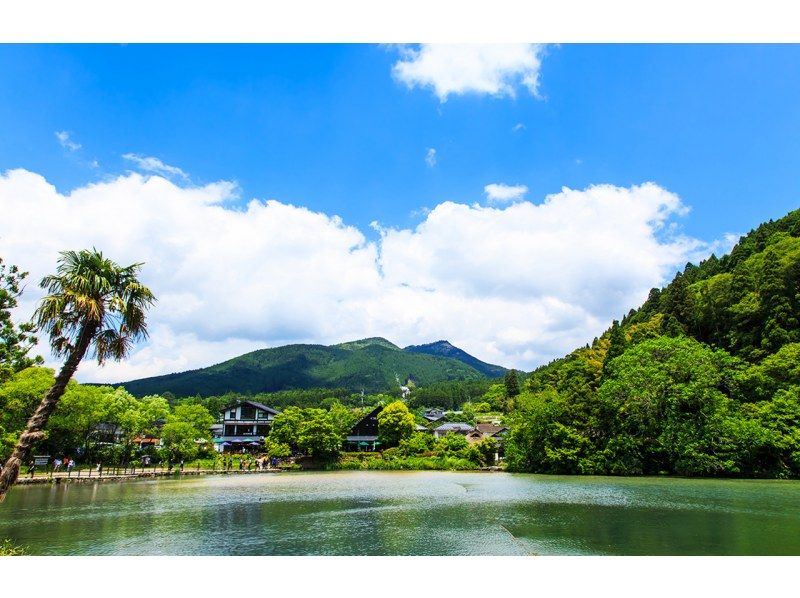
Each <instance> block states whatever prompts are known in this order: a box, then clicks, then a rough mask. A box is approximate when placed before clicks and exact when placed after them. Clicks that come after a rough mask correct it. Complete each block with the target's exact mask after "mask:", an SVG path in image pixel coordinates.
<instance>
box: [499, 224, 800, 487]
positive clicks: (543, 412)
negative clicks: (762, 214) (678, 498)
mask: <svg viewBox="0 0 800 598" xmlns="http://www.w3.org/2000/svg"><path fill="white" fill-rule="evenodd" d="M515 408H516V413H517V417H516V419H515V422H516V423H515V425H514V426H512V430H511V432H510V433H509V435H508V436H507V437H506V458H507V464H508V467H509V469H512V470H520V471H532V472H539V473H559V474H564V473H582V474H602V475H605V474H613V475H620V474H626V475H627V474H645V475H653V474H662V473H669V474H678V475H692V476H740V477H793V478H800V210H795V211H793V212H790V213H789V214H787V215H786V216H784V217H783V218H780V219H778V220H775V221H772V220H770V221H769V222H766V223H763V224H761V225H760V226H758V227H757V228H755V229H754V230H751V231H750V232H749V233H748V234H747V235H745V236H743V237H741V238H740V239H739V242H738V243H737V244H736V245H735V246H734V247H733V249H732V250H731V252H730V253H729V254H727V255H724V256H722V257H720V258H718V257H717V256H715V255H711V256H710V257H709V258H708V259H706V260H703V261H702V262H700V263H699V264H696V265H695V264H687V265H686V267H685V268H684V269H683V270H682V271H680V272H678V273H677V274H676V275H675V277H674V278H673V280H672V281H671V282H670V283H669V284H668V285H667V286H665V287H664V288H661V289H652V290H651V291H650V294H649V296H648V298H647V300H646V301H645V302H644V304H643V305H642V306H641V307H640V308H639V309H632V310H630V312H629V313H628V314H627V315H625V317H623V318H622V319H621V320H619V321H617V320H615V321H613V322H612V324H611V327H610V328H609V329H608V330H606V332H605V333H604V334H603V335H601V336H600V338H596V339H594V341H593V342H592V343H591V344H587V345H586V346H584V347H581V348H578V349H576V350H575V351H573V352H572V353H570V354H569V355H567V356H566V357H563V358H560V359H557V360H555V361H553V362H551V363H549V364H547V365H545V366H542V367H540V368H538V369H537V370H535V371H534V372H532V373H531V374H530V375H529V376H528V378H527V380H526V384H525V392H524V393H523V394H522V395H521V396H519V397H517V398H516V400H515Z"/></svg>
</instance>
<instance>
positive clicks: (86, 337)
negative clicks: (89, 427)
mask: <svg viewBox="0 0 800 598" xmlns="http://www.w3.org/2000/svg"><path fill="white" fill-rule="evenodd" d="M96 331H97V325H93V324H86V325H84V327H83V328H82V329H81V333H80V335H79V336H78V343H77V344H76V345H75V348H74V349H73V350H72V352H70V354H69V357H68V358H67V360H66V361H65V362H64V365H63V366H62V367H61V371H60V372H59V373H58V376H56V381H55V383H54V384H53V386H51V387H50V389H49V390H48V391H47V394H46V395H45V396H44V398H43V399H42V401H41V403H39V406H38V407H37V408H36V411H34V413H33V415H32V416H31V418H30V419H29V420H28V424H27V426H26V428H25V431H24V432H23V433H22V434H21V435H20V437H19V441H18V442H17V446H16V447H15V448H14V452H13V453H11V456H10V457H9V458H8V461H6V464H5V466H4V467H3V470H2V472H0V502H3V500H5V497H6V493H7V492H8V489H9V488H11V486H12V485H13V484H14V482H16V481H17V477H18V476H19V469H20V467H21V465H22V463H23V462H24V461H25V460H26V459H28V458H29V456H30V452H31V449H32V448H33V445H34V444H36V442H38V441H39V440H41V439H42V437H43V436H44V428H45V426H46V425H47V420H48V419H50V415H52V413H53V411H54V410H55V408H56V405H58V400H59V399H60V398H61V395H63V394H64V391H65V390H66V388H67V383H68V382H69V381H70V379H71V378H72V375H73V374H74V373H75V370H76V369H78V364H80V362H81V359H83V356H84V355H85V354H86V350H87V349H88V348H89V344H90V343H91V342H92V339H93V338H94V335H95V333H96Z"/></svg>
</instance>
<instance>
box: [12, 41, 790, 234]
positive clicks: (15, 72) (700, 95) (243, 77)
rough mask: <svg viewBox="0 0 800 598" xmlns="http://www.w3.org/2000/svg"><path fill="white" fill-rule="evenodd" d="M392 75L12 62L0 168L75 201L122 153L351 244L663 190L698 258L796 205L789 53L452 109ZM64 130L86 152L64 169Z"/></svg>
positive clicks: (560, 56) (648, 64)
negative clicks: (488, 205) (328, 228)
mask: <svg viewBox="0 0 800 598" xmlns="http://www.w3.org/2000/svg"><path fill="white" fill-rule="evenodd" d="M397 59H398V54H397V52H396V51H394V50H393V49H392V48H391V47H384V46H360V45H342V46H336V45H334V46H331V45H310V46H304V45H286V46H281V45H278V46H272V45H266V46H216V45H207V46H203V45H200V46H192V45H189V46H175V45H166V46H161V45H158V46H142V45H128V46H118V45H110V46H104V45H100V46H94V45H78V46H6V47H3V48H0V89H2V90H3V91H2V92H0V122H1V123H2V130H3V134H2V136H0V168H2V169H4V170H5V169H8V168H16V167H22V168H27V169H31V170H34V171H37V172H40V173H42V174H44V175H45V176H46V177H47V178H48V180H50V181H51V182H52V183H54V184H55V185H56V186H57V187H58V188H59V189H60V190H62V191H67V190H69V189H70V188H73V187H76V186H78V185H81V184H84V183H85V182H87V181H91V180H98V179H100V178H101V177H103V176H106V175H108V174H109V173H118V172H120V171H123V170H124V169H126V168H129V167H130V164H126V162H125V161H124V160H123V159H122V158H121V156H122V155H123V154H125V153H129V152H134V153H137V154H141V155H147V156H157V157H159V158H160V159H161V160H163V161H164V162H165V163H168V164H172V165H175V166H177V167H179V168H181V169H182V170H184V171H185V172H187V173H189V175H190V176H191V178H192V180H193V181H196V182H205V181H214V180H219V179H226V180H235V181H237V182H238V183H239V185H240V186H241V188H242V190H243V191H244V193H245V194H246V195H247V196H253V197H259V198H272V197H275V198H280V199H281V200H283V201H288V202H293V203H298V204H302V205H305V206H308V207H309V208H311V209H315V210H324V211H326V212H330V213H335V214H338V215H340V216H342V218H344V220H345V221H347V222H349V223H353V224H357V225H359V226H362V227H363V226H365V225H367V224H368V223H369V222H370V221H372V220H378V221H380V222H381V223H383V224H386V225H393V226H407V225H409V224H412V223H413V222H414V218H415V216H414V215H413V214H414V212H415V210H418V209H420V208H422V207H425V206H427V207H432V206H433V205H435V204H436V203H438V202H440V201H442V200H444V199H452V200H455V201H463V202H472V201H477V200H479V199H481V197H482V194H483V187H484V185H485V184H487V182H490V181H494V180H498V181H507V182H509V183H514V184H517V183H519V184H525V185H527V186H528V188H529V189H530V192H529V195H528V196H529V198H532V199H534V200H539V199H541V198H542V197H543V196H544V195H546V194H548V193H555V192H558V191H559V190H560V189H561V187H562V186H569V187H573V188H582V187H584V186H586V185H588V184H592V183H601V182H602V183H612V184H615V185H623V186H627V185H630V184H635V183H641V182H644V181H656V182H658V183H659V184H660V185H662V186H664V187H665V188H667V189H669V190H671V191H673V192H675V193H677V194H679V195H680V196H681V198H682V199H683V200H684V202H685V203H686V204H687V205H689V206H691V208H692V215H691V217H689V218H686V219H684V220H683V221H682V225H683V227H684V228H685V230H686V231H687V233H689V234H692V235H695V236H699V237H701V238H704V239H710V238H716V237H718V236H719V235H720V234H722V233H725V232H730V231H734V232H742V231H746V230H749V228H750V227H751V226H753V225H755V224H757V223H759V222H760V221H762V220H765V219H768V218H774V217H779V216H781V215H782V214H784V213H785V212H787V211H789V210H790V209H792V208H793V207H796V206H797V205H798V200H797V198H798V191H799V190H800V171H799V170H798V169H797V168H796V158H797V156H798V155H799V154H800V46H747V45H742V46H713V45H704V46H680V45H654V46H647V45H562V46H557V47H549V48H548V49H547V50H546V55H545V56H544V58H543V59H542V67H541V87H540V93H541V95H542V96H543V99H535V98H533V97H532V96H531V95H530V94H529V93H527V92H525V91H520V92H519V93H518V94H517V97H516V98H508V97H503V98H496V97H491V96H486V95H477V94H469V95H465V96H457V97H452V96H451V97H449V98H448V99H447V101H446V102H444V103H442V102H440V100H439V99H438V98H437V97H436V96H435V95H434V94H432V93H430V92H429V91H427V90H424V89H419V88H417V89H408V88H407V87H406V86H404V85H402V84H399V83H398V82H397V81H396V80H394V79H393V77H392V76H391V67H392V65H393V63H395V62H396V61H397ZM517 123H522V124H523V125H524V127H525V128H524V129H522V130H518V131H516V132H515V131H513V127H514V126H515V125H517ZM56 130H57V131H67V132H69V134H70V136H71V138H72V139H74V141H75V142H76V143H79V144H81V145H82V148H81V150H80V151H79V152H74V153H71V152H65V151H64V150H63V149H62V148H61V147H60V146H59V145H58V143H57V140H56V139H55V138H54V135H53V132H54V131H56ZM427 148H435V150H436V158H437V163H436V166H435V167H434V168H430V167H428V166H427V164H426V162H425V160H424V158H425V154H426V151H427ZM95 159H96V160H97V161H98V162H99V164H100V167H99V168H94V169H93V168H90V167H89V166H88V164H89V163H90V162H91V161H93V160H95Z"/></svg>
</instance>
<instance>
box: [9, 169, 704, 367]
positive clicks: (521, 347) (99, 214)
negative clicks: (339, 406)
mask: <svg viewBox="0 0 800 598" xmlns="http://www.w3.org/2000/svg"><path fill="white" fill-rule="evenodd" d="M235 194H236V187H235V185H233V184H232V183H229V182H225V181H221V182H217V183H213V184H209V185H205V186H200V187H192V186H181V185H178V184H176V183H175V182H173V181H170V180H168V179H166V178H163V177H160V176H143V175H141V174H137V173H129V174H127V175H125V176H120V177H117V178H115V179H112V180H107V181H104V182H101V183H95V184H90V185H86V186H83V187H79V188H77V189H74V190H73V191H71V192H70V193H66V194H64V193H60V192H59V191H57V190H56V189H55V187H54V186H53V185H52V184H50V183H49V182H48V181H47V180H45V179H44V178H43V177H42V176H40V175H38V174H35V173H32V172H29V171H25V170H12V171H8V172H6V173H5V174H3V175H0V212H2V213H3V214H4V215H8V217H4V218H2V219H0V255H2V256H3V258H4V260H6V261H7V262H8V263H14V264H17V265H19V266H20V267H21V268H23V269H25V270H28V271H30V273H31V276H30V280H32V281H36V280H39V279H40V278H41V277H42V276H43V275H45V274H47V273H51V272H53V271H54V269H55V266H56V260H57V257H58V252H59V251H61V250H64V249H80V248H85V247H92V246H94V247H97V248H99V249H102V250H103V251H104V253H105V254H106V255H107V256H109V257H110V258H112V259H114V260H115V261H117V262H118V263H120V264H126V265H127V264H130V263H133V262H139V261H142V262H145V265H144V268H143V270H142V279H143V281H144V283H145V284H147V285H148V286H150V287H151V288H152V289H153V291H154V292H155V294H156V295H157V297H158V299H159V301H158V303H157V304H156V306H155V307H154V308H153V309H152V311H151V313H150V323H151V338H150V340H149V342H148V343H146V344H143V345H142V346H140V347H138V348H137V350H136V351H135V352H134V354H133V355H132V356H131V358H130V359H129V360H127V361H125V362H123V363H120V364H109V365H108V366H106V367H105V368H102V369H101V368H98V367H97V366H96V365H95V364H93V363H91V362H88V361H87V362H85V363H84V364H82V365H81V368H80V370H79V376H78V378H79V379H80V380H83V381H108V382H118V381H122V380H127V379H131V378H136V377H141V376H150V375H156V374H163V373H169V372H173V371H182V370H186V369H190V368H197V367H202V366H206V365H210V364H212V363H217V362H219V361H222V360H225V359H228V358H230V357H233V356H235V355H238V354H241V353H243V352H246V351H249V350H253V349H256V348H261V347H265V346H277V345H281V344H287V343H295V342H315V343H325V344H328V343H336V342H342V341H345V340H352V339H356V338H363V337H366V336H385V337H387V338H389V339H390V340H392V341H394V342H396V343H398V344H401V345H406V344H420V343H424V342H430V341H433V340H437V339H440V338H447V339H448V340H450V341H451V342H453V343H454V344H456V345H457V346H460V347H462V348H463V349H465V350H467V351H469V352H470V353H472V354H474V355H476V356H477V357H479V358H481V359H484V360H486V361H490V362H494V363H499V364H502V365H506V366H509V367H512V366H513V367H517V368H520V369H526V370H529V369H532V368H533V367H535V366H536V365H539V364H541V363H543V362H546V361H548V360H549V359H552V358H554V357H557V356H560V355H563V354H564V353H566V352H568V351H570V350H572V349H573V348H575V347H576V346H579V345H582V344H584V343H586V342H588V341H590V340H591V339H592V337H593V336H596V335H597V334H599V333H601V332H602V331H603V330H604V329H605V327H606V326H607V325H608V322H609V321H610V320H611V319H612V318H614V317H619V316H620V315H622V314H624V313H625V312H627V311H628V310H629V309H630V308H631V307H636V306H638V305H639V304H640V303H641V302H642V301H643V300H644V299H645V298H646V296H647V293H648V291H649V289H650V288H651V287H653V286H657V285H661V284H662V283H663V282H664V281H665V280H666V279H667V278H669V277H671V275H672V273H673V272H674V270H675V268H676V267H678V266H681V265H682V264H684V263H685V262H686V261H687V259H692V258H694V257H696V256H702V255H703V252H704V251H705V252H707V251H708V249H709V246H708V245H706V244H704V243H702V242H700V241H698V240H696V239H692V238H688V237H685V236H682V235H680V234H678V233H677V231H676V230H675V229H674V227H673V226H671V225H672V224H673V223H674V222H675V220H676V218H677V217H679V216H681V215H683V214H685V213H686V212H687V208H686V207H685V206H684V205H683V204H682V203H681V201H680V199H679V198H678V197H677V196H676V195H674V194H672V193H670V192H668V191H666V190H665V189H663V188H661V187H659V186H657V185H655V184H652V183H647V184H644V185H640V186H634V187H630V188H621V187H614V186H610V185H598V186H593V187H589V188H587V189H583V190H573V189H566V188H565V189H563V190H562V191H561V192H559V193H556V194H553V195H550V196H548V197H546V198H545V199H544V200H543V201H542V202H541V203H537V204H533V203H531V202H528V201H520V202H517V203H513V204H510V205H507V206H480V205H464V204H459V203H453V202H444V203H440V204H439V205H437V206H435V207H433V208H432V209H431V210H430V212H429V213H427V215H426V216H425V217H424V219H423V220H422V222H420V224H419V225H418V226H416V227H415V228H404V229H394V228H387V227H381V226H379V225H377V224H375V225H374V228H375V229H376V230H377V231H378V236H377V238H376V239H375V240H370V239H368V238H367V237H366V236H365V234H364V233H363V232H362V231H360V230H359V229H357V228H355V227H353V226H350V225H348V224H346V223H345V222H343V221H342V220H341V219H340V218H339V217H337V216H331V215H328V214H324V213H320V212H313V211H311V210H308V209H307V208H304V207H300V206H294V205H290V204H286V203H283V202H280V201H276V200H272V199H270V200H259V199H253V200H251V201H249V202H248V203H246V204H244V205H241V204H237V205H236V207H232V206H230V205H229V204H230V202H231V199H232V198H234V197H235ZM40 296H41V291H40V290H39V289H38V288H36V287H35V286H34V285H33V284H29V285H28V288H27V289H26V291H25V294H24V295H23V301H22V303H21V305H20V307H19V308H17V311H16V313H15V316H16V317H18V318H19V319H26V318H28V317H30V315H31V314H32V312H33V308H34V305H35V302H36V300H38V298H39V297H40ZM45 347H46V344H45V343H44V342H42V348H43V349H44V348H45Z"/></svg>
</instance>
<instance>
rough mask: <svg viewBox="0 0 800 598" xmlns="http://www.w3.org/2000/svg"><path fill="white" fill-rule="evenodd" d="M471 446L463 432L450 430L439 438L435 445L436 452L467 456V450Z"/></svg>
mask: <svg viewBox="0 0 800 598" xmlns="http://www.w3.org/2000/svg"><path fill="white" fill-rule="evenodd" d="M468 448H469V442H467V439H466V438H465V437H464V436H462V435H461V434H454V433H453V432H449V433H447V434H445V435H444V436H442V437H441V438H438V439H437V440H436V442H435V443H434V445H433V450H434V452H435V453H438V454H441V455H458V456H465V455H464V453H465V451H466V450H467V449H468Z"/></svg>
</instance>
